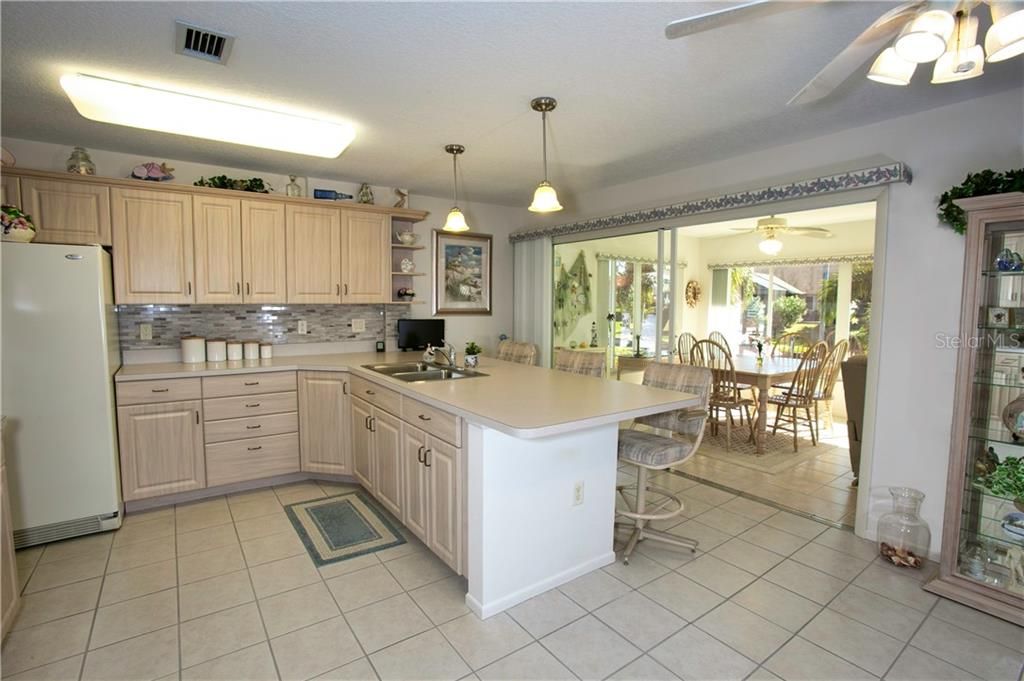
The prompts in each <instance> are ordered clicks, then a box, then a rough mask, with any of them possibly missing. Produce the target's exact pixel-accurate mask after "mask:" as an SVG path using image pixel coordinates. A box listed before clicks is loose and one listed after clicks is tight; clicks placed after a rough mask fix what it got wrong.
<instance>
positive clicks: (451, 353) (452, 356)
mask: <svg viewBox="0 0 1024 681" xmlns="http://www.w3.org/2000/svg"><path fill="white" fill-rule="evenodd" d="M441 342H442V343H444V349H441V348H434V354H435V355H436V354H440V355H441V356H442V357H444V358H445V360H447V361H448V366H450V367H454V366H455V364H456V362H458V352H456V350H455V346H454V345H452V344H451V343H449V342H448V341H446V340H445V339H443V338H442V339H441ZM435 363H437V362H436V360H435Z"/></svg>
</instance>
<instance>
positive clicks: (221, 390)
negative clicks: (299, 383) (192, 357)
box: [203, 371, 295, 397]
mask: <svg viewBox="0 0 1024 681" xmlns="http://www.w3.org/2000/svg"><path fill="white" fill-rule="evenodd" d="M286 390H295V372H294V371H275V372H273V373H268V374H240V375H237V376H209V377H207V378H204V379H203V397H234V396H236V395H258V394H261V393H280V392H284V391H286Z"/></svg>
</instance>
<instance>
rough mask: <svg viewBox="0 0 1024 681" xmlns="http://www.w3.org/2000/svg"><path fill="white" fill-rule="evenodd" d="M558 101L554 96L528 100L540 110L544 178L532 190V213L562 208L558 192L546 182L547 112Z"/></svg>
mask: <svg viewBox="0 0 1024 681" xmlns="http://www.w3.org/2000/svg"><path fill="white" fill-rule="evenodd" d="M556 106H558V102H557V101H556V100H555V98H554V97H537V98H536V99H534V100H532V101H531V102H530V108H531V109H533V110H534V111H539V112H540V121H541V123H540V124H541V130H542V133H543V140H544V143H543V144H544V147H543V148H544V179H543V181H541V183H540V184H538V185H537V189H536V190H535V191H534V192H533V203H531V204H530V210H531V211H532V212H534V213H554V212H557V211H560V210H562V204H560V203H559V202H558V193H557V192H555V188H554V187H552V186H551V183H550V182H548V112H549V111H554V110H555V107H556Z"/></svg>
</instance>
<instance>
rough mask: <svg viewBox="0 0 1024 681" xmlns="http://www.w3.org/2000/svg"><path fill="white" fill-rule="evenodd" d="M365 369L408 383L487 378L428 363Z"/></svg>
mask: <svg viewBox="0 0 1024 681" xmlns="http://www.w3.org/2000/svg"><path fill="white" fill-rule="evenodd" d="M363 368H364V369H369V370H370V371H375V372H377V373H378V374H384V375H385V376H390V377H391V378H397V379H398V380H400V381H405V382H406V383H413V382H417V381H454V380H456V379H460V378H477V377H478V376H486V375H487V374H483V373H480V372H479V371H473V370H469V369H459V368H452V367H442V366H438V365H436V364H430V363H428V362H399V363H396V364H364V365H363Z"/></svg>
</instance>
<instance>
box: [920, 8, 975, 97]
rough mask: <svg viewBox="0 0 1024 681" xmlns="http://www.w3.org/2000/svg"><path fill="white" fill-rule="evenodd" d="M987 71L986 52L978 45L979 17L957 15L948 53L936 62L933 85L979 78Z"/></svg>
mask: <svg viewBox="0 0 1024 681" xmlns="http://www.w3.org/2000/svg"><path fill="white" fill-rule="evenodd" d="M984 71H985V50H983V49H982V47H981V45H979V44H978V17H972V16H970V15H969V14H966V13H965V12H963V11H962V10H961V11H958V12H957V13H956V27H955V28H954V29H953V35H952V36H951V37H950V39H949V43H948V44H947V45H946V52H945V54H943V55H942V56H941V57H939V60H938V61H937V62H935V70H934V71H933V72H932V83H953V82H956V81H958V80H967V79H969V78H977V77H978V76H980V75H981V74H982V73H984Z"/></svg>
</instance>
